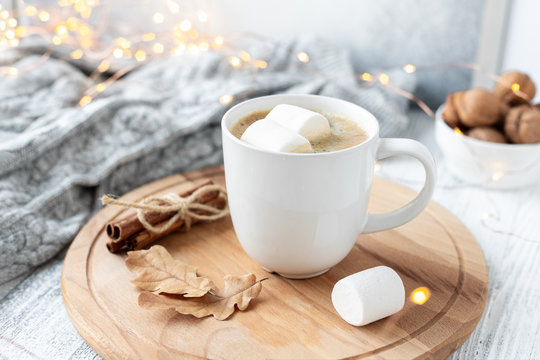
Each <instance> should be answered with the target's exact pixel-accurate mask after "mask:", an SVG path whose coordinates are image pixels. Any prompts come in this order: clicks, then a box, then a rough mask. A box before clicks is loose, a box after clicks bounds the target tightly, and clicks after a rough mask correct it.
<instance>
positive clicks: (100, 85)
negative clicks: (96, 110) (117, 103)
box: [96, 83, 107, 93]
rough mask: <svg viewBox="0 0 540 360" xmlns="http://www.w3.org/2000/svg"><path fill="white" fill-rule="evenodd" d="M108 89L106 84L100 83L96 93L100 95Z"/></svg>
mask: <svg viewBox="0 0 540 360" xmlns="http://www.w3.org/2000/svg"><path fill="white" fill-rule="evenodd" d="M106 88H107V85H105V83H99V84H97V85H96V91H97V92H98V93H100V92H103V91H105V89H106Z"/></svg>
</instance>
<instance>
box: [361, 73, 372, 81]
mask: <svg viewBox="0 0 540 360" xmlns="http://www.w3.org/2000/svg"><path fill="white" fill-rule="evenodd" d="M372 79H373V77H372V76H371V74H370V73H367V72H365V73H363V74H362V80H364V81H371V80H372Z"/></svg>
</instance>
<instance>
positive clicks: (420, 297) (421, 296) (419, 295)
mask: <svg viewBox="0 0 540 360" xmlns="http://www.w3.org/2000/svg"><path fill="white" fill-rule="evenodd" d="M430 297H431V291H429V289H428V288H427V287H425V286H422V287H419V288H416V289H414V290H413V291H412V293H411V300H412V302H414V303H415V304H418V305H423V304H425V303H426V301H428V299H429V298H430Z"/></svg>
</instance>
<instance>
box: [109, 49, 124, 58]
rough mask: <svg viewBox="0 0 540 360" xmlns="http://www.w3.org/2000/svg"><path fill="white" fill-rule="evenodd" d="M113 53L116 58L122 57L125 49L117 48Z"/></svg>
mask: <svg viewBox="0 0 540 360" xmlns="http://www.w3.org/2000/svg"><path fill="white" fill-rule="evenodd" d="M112 54H113V56H114V57H115V58H117V59H120V58H121V57H122V56H124V50H122V49H120V48H116V49H114V50H113V52H112Z"/></svg>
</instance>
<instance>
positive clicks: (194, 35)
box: [188, 29, 199, 39]
mask: <svg viewBox="0 0 540 360" xmlns="http://www.w3.org/2000/svg"><path fill="white" fill-rule="evenodd" d="M188 35H189V37H190V38H192V39H196V38H198V37H199V32H198V31H197V30H195V29H190V30H189V31H188Z"/></svg>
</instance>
